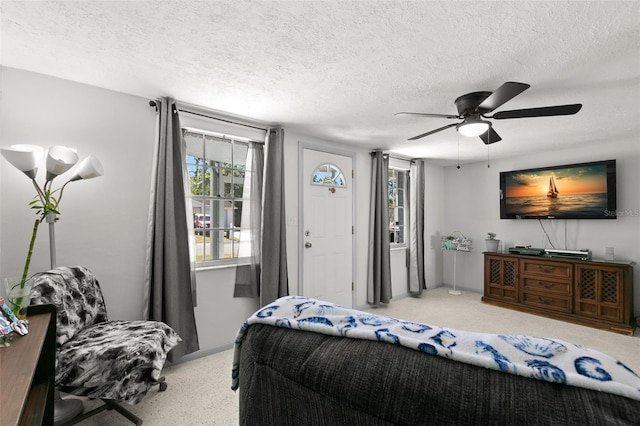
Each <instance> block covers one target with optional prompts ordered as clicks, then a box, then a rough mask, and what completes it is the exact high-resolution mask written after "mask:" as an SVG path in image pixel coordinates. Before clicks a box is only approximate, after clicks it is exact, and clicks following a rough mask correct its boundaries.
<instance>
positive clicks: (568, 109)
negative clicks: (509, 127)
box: [487, 104, 582, 120]
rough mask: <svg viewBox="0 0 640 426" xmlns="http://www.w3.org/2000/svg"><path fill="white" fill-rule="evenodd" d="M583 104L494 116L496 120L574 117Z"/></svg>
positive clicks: (512, 111) (511, 112) (522, 110)
mask: <svg viewBox="0 0 640 426" xmlns="http://www.w3.org/2000/svg"><path fill="white" fill-rule="evenodd" d="M581 108H582V104H571V105H556V106H549V107H540V108H526V109H514V110H511V111H500V112H496V113H495V114H493V116H492V117H487V118H495V119H496V120H504V119H507V118H529V117H551V116H554V115H573V114H575V113H577V112H578V111H580V109H581Z"/></svg>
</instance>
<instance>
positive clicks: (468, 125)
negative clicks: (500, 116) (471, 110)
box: [456, 117, 491, 137]
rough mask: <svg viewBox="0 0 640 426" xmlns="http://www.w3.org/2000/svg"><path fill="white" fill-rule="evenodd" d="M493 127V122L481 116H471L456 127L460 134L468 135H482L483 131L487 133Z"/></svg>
mask: <svg viewBox="0 0 640 426" xmlns="http://www.w3.org/2000/svg"><path fill="white" fill-rule="evenodd" d="M489 127H491V123H489V122H488V121H483V120H481V119H479V118H473V117H469V118H467V119H466V120H464V121H463V122H462V123H460V124H458V125H457V126H456V129H457V130H458V132H460V134H462V135H463V136H467V137H474V136H480V135H481V134H483V133H486V132H487V130H489Z"/></svg>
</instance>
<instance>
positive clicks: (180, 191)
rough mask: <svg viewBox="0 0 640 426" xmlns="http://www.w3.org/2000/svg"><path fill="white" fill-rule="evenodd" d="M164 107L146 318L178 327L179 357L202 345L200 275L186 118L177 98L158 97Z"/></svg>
mask: <svg viewBox="0 0 640 426" xmlns="http://www.w3.org/2000/svg"><path fill="white" fill-rule="evenodd" d="M155 106H156V110H157V111H158V121H157V128H156V145H155V152H154V165H153V175H152V188H151V200H150V203H149V204H150V206H149V221H148V232H147V239H148V240H147V259H146V268H145V304H144V316H145V318H146V319H149V320H155V321H162V322H164V323H166V324H167V325H169V326H170V327H171V328H173V329H174V330H175V331H176V332H177V333H178V334H179V335H180V337H181V338H182V343H180V344H179V345H178V346H176V347H175V348H173V350H171V352H169V355H168V359H169V360H170V361H176V360H178V359H179V358H180V357H182V356H183V355H186V354H189V353H192V352H195V351H197V350H198V349H200V347H199V344H198V332H197V330H196V321H195V315H194V310H193V307H194V295H193V293H192V286H195V280H194V278H195V274H194V273H193V272H194V271H193V270H192V268H191V259H190V257H189V234H188V225H187V217H188V216H187V206H186V198H185V194H186V193H185V180H184V173H185V170H184V167H183V164H184V149H183V145H182V131H181V128H180V118H179V117H178V111H177V109H176V104H175V101H174V100H173V99H170V98H162V99H158V100H156V101H155Z"/></svg>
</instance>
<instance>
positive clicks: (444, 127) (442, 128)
mask: <svg viewBox="0 0 640 426" xmlns="http://www.w3.org/2000/svg"><path fill="white" fill-rule="evenodd" d="M457 125H458V123H453V124H447V125H446V126H443V127H440V128H438V129H435V130H432V131H430V132H427V133H423V134H421V135H418V136H414V137H412V138H409V139H408V140H410V141H415V140H416V139H421V138H424V137H425V136H429V135H432V134H434V133H438V132H441V131H443V130H446V129H448V128H450V127H456V126H457Z"/></svg>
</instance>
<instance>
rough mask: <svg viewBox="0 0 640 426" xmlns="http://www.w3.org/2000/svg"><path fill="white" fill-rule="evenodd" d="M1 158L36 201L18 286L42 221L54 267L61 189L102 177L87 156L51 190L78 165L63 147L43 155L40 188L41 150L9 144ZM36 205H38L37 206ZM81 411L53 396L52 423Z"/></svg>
mask: <svg viewBox="0 0 640 426" xmlns="http://www.w3.org/2000/svg"><path fill="white" fill-rule="evenodd" d="M0 151H1V152H2V155H3V156H4V157H5V158H6V159H7V161H9V163H11V164H12V165H13V166H14V167H16V168H17V169H18V170H20V171H22V172H23V173H24V174H25V175H27V177H28V178H30V179H31V181H32V182H33V185H34V187H35V189H36V193H37V197H36V201H34V202H32V203H30V205H31V206H32V208H35V209H36V211H37V213H36V214H37V215H38V219H36V223H35V225H34V229H33V236H32V238H31V243H30V246H29V252H28V253H27V260H26V262H25V267H24V270H23V274H22V285H24V282H25V281H26V279H27V277H28V271H29V264H30V262H31V254H32V252H33V245H34V243H35V238H36V235H37V231H38V225H39V224H40V223H41V222H42V221H43V220H45V221H46V222H47V223H48V224H49V256H50V263H51V269H54V268H55V267H56V242H55V222H56V220H57V214H58V213H59V212H58V205H59V204H60V201H61V200H62V195H63V191H64V188H65V187H66V186H67V184H69V183H71V182H75V181H77V180H86V179H91V178H94V177H98V176H102V174H103V168H102V164H100V161H99V160H98V159H97V158H95V157H93V156H89V157H87V158H85V159H84V160H82V161H81V162H80V163H79V164H78V166H77V167H76V169H75V173H74V174H73V176H72V177H71V179H69V180H68V181H67V182H66V183H65V184H64V185H62V186H61V187H60V188H59V189H57V190H52V184H53V180H54V179H55V178H56V177H57V176H59V175H61V174H63V173H65V172H66V171H67V170H69V169H71V168H72V167H73V166H74V165H75V164H76V163H77V162H78V154H77V153H76V151H75V150H74V149H70V148H67V147H63V146H53V147H51V148H49V149H48V151H47V154H46V168H47V175H46V179H45V183H44V185H43V186H40V185H38V183H37V181H36V175H37V173H38V167H39V166H40V163H41V161H42V159H43V154H44V149H43V148H42V147H39V146H36V145H12V146H10V147H8V148H2V149H0ZM38 202H40V204H38ZM83 411H84V406H83V404H82V401H81V400H79V399H75V398H72V399H62V396H61V395H60V391H58V390H57V389H56V390H55V393H54V424H62V423H66V422H68V421H70V420H71V419H73V418H74V417H76V416H78V415H79V414H81V413H82V412H83Z"/></svg>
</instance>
